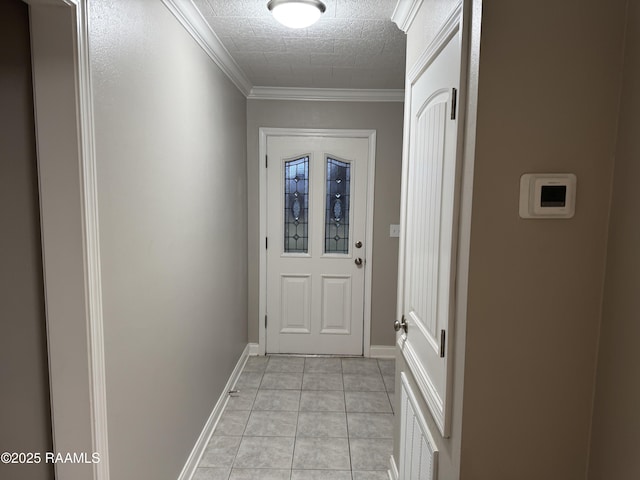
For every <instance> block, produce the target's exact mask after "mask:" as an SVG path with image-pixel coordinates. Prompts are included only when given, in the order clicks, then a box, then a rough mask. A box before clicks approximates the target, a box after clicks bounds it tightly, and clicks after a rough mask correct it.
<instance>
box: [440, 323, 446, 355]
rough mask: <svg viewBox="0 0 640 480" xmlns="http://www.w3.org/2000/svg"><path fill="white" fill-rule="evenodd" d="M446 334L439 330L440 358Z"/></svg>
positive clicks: (442, 353)
mask: <svg viewBox="0 0 640 480" xmlns="http://www.w3.org/2000/svg"><path fill="white" fill-rule="evenodd" d="M446 337H447V334H446V332H445V331H444V330H440V358H444V342H445V339H446Z"/></svg>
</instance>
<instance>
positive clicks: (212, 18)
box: [193, 0, 406, 89]
mask: <svg viewBox="0 0 640 480" xmlns="http://www.w3.org/2000/svg"><path fill="white" fill-rule="evenodd" d="M323 1H324V4H325V5H326V6H327V11H326V12H325V13H324V14H323V15H322V17H321V18H320V20H319V21H318V23H316V24H315V25H312V26H311V27H309V28H304V29H299V30H296V29H289V28H286V27H284V26H282V25H280V24H279V23H278V22H277V21H276V20H275V19H274V18H273V17H272V16H271V13H270V12H269V11H268V10H267V2H268V0H193V2H194V3H195V5H196V7H197V8H198V9H199V10H200V12H201V13H202V15H203V17H204V18H205V19H206V20H207V21H208V22H209V24H210V25H211V28H212V29H213V31H214V32H215V33H216V34H217V35H218V37H219V38H220V40H221V41H222V43H223V44H224V46H225V47H226V48H227V50H228V51H229V53H230V54H231V56H232V57H233V58H234V60H235V61H236V63H237V64H238V65H239V66H240V67H241V68H242V70H243V71H244V73H245V74H246V75H247V77H248V78H249V79H250V80H251V83H252V84H253V85H256V86H271V87H310V88H376V89H377V88H381V89H393V88H404V59H405V47H406V39H405V35H404V34H403V33H402V32H401V31H400V30H399V29H398V27H397V26H396V25H395V24H394V23H393V22H392V21H391V14H392V13H393V9H394V8H395V5H396V3H397V0H323Z"/></svg>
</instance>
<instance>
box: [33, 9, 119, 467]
mask: <svg viewBox="0 0 640 480" xmlns="http://www.w3.org/2000/svg"><path fill="white" fill-rule="evenodd" d="M24 1H25V2H26V3H28V4H29V6H30V8H29V17H30V24H31V49H32V51H31V55H32V68H33V86H34V108H35V119H36V151H37V158H38V182H39V192H40V222H41V235H42V255H43V270H44V290H45V312H46V322H47V349H48V360H49V385H50V398H51V421H52V430H53V448H54V451H55V452H61V453H63V454H64V453H66V452H78V453H80V452H86V453H87V454H88V456H89V458H91V455H92V453H93V452H97V453H98V454H99V455H100V462H99V463H96V464H82V465H80V464H64V463H57V464H55V475H56V478H59V479H64V480H82V479H88V478H89V479H93V480H108V479H109V455H108V437H107V410H106V379H105V362H104V338H103V319H102V285H101V273H100V245H99V231H98V192H97V177H96V157H95V149H94V117H93V92H92V86H91V70H90V61H89V45H88V40H89V31H88V12H87V0H24Z"/></svg>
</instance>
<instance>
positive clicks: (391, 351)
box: [369, 345, 396, 358]
mask: <svg viewBox="0 0 640 480" xmlns="http://www.w3.org/2000/svg"><path fill="white" fill-rule="evenodd" d="M369 356H370V357H371V358H396V346H395V345H393V346H387V345H371V347H369Z"/></svg>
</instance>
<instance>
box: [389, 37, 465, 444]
mask: <svg viewBox="0 0 640 480" xmlns="http://www.w3.org/2000/svg"><path fill="white" fill-rule="evenodd" d="M459 77H460V40H459V35H454V36H453V37H452V38H451V39H450V40H449V41H448V42H447V43H446V44H445V45H444V46H443V48H442V50H440V53H438V54H437V55H436V56H435V58H434V59H433V61H432V62H431V63H430V64H429V66H428V67H427V68H426V69H425V70H424V72H423V73H422V74H421V75H419V76H418V77H417V79H416V80H415V82H413V84H412V87H411V103H410V105H409V108H410V113H409V119H410V120H409V121H410V123H409V129H410V131H409V154H408V158H407V159H406V161H407V165H406V168H405V172H404V179H403V182H404V183H403V189H404V192H403V193H404V195H405V199H404V205H405V208H404V218H403V238H404V255H403V257H404V258H403V259H402V261H403V262H404V265H403V269H402V271H403V272H404V274H403V276H404V278H403V279H402V282H403V283H402V284H403V296H402V300H401V301H402V302H403V303H402V313H403V316H404V319H405V321H406V325H407V333H406V335H405V336H403V338H402V340H401V346H402V351H403V354H404V356H405V358H406V359H407V364H408V365H409V368H410V369H411V372H412V374H413V376H414V377H415V379H416V381H417V383H418V385H419V386H420V389H421V391H422V394H423V396H424V398H425V400H426V402H427V404H428V405H429V408H430V410H431V414H432V416H433V418H434V420H435V421H436V423H437V425H438V427H439V428H440V431H441V433H442V435H444V436H448V434H449V432H448V429H449V426H448V419H447V410H448V405H447V402H448V398H447V392H448V382H449V375H448V371H449V365H450V362H449V358H450V355H449V353H450V352H449V348H448V345H449V344H450V342H448V341H447V337H448V336H449V334H450V330H451V325H452V318H453V313H454V308H453V306H454V295H453V294H454V282H455V257H456V249H455V243H456V242H455V240H456V235H457V216H458V215H457V208H458V201H457V196H458V191H457V190H458V187H457V185H458V176H459V172H458V171H459V169H458V165H457V155H456V144H457V138H458V121H457V112H456V105H455V104H456V92H457V89H458V83H459Z"/></svg>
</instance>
